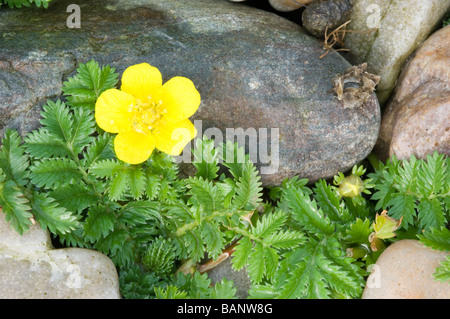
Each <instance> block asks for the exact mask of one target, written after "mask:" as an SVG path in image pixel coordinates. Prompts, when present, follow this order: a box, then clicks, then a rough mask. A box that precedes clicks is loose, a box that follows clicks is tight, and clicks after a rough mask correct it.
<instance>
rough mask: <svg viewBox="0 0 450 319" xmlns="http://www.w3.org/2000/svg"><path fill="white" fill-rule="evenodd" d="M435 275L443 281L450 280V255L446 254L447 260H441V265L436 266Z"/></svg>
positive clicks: (435, 277)
mask: <svg viewBox="0 0 450 319" xmlns="http://www.w3.org/2000/svg"><path fill="white" fill-rule="evenodd" d="M433 277H434V279H435V280H437V281H440V282H442V283H445V282H447V281H449V280H450V255H448V256H446V257H445V260H443V261H441V262H440V266H439V267H436V270H435V272H434V273H433Z"/></svg>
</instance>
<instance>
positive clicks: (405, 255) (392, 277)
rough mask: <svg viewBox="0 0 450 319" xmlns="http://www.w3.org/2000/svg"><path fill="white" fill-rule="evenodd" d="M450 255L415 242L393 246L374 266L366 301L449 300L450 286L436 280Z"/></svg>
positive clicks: (401, 242)
mask: <svg viewBox="0 0 450 319" xmlns="http://www.w3.org/2000/svg"><path fill="white" fill-rule="evenodd" d="M448 254H449V252H445V251H437V250H432V249H431V248H427V247H425V246H424V245H423V244H422V243H420V242H419V241H417V240H411V239H404V240H400V241H398V242H396V243H394V244H392V245H390V246H389V247H388V248H386V250H384V251H383V252H382V253H381V255H380V257H379V258H378V260H377V262H376V264H375V266H373V269H372V274H371V275H370V276H369V278H368V280H367V285H366V287H365V289H364V292H363V295H362V299H449V298H450V284H449V283H448V282H440V281H437V280H435V279H434V277H433V273H434V272H435V269H436V267H439V266H442V265H441V264H440V262H441V261H444V260H445V257H446V256H447V255H448Z"/></svg>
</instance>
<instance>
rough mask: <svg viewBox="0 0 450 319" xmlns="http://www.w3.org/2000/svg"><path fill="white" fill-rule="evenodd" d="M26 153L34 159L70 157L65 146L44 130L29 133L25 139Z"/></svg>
mask: <svg viewBox="0 0 450 319" xmlns="http://www.w3.org/2000/svg"><path fill="white" fill-rule="evenodd" d="M24 140H25V143H24V147H25V149H26V152H27V153H28V154H30V155H31V156H33V157H35V158H40V159H41V158H50V157H64V156H71V155H72V154H71V152H70V150H69V149H68V148H67V145H66V144H65V143H63V142H62V141H61V140H60V139H58V138H55V137H54V136H53V135H51V134H50V133H49V132H48V130H47V129H46V128H43V127H42V128H40V129H39V130H36V131H33V132H31V133H29V134H28V135H27V136H26V137H25V138H24Z"/></svg>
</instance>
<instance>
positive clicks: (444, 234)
mask: <svg viewBox="0 0 450 319" xmlns="http://www.w3.org/2000/svg"><path fill="white" fill-rule="evenodd" d="M417 237H418V238H419V240H420V242H421V243H423V244H424V245H425V246H427V247H430V248H431V249H436V250H441V251H450V230H448V229H447V228H446V227H441V228H439V229H437V228H433V227H430V229H428V230H426V231H424V232H423V233H422V234H420V235H417Z"/></svg>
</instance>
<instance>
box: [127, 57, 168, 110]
mask: <svg viewBox="0 0 450 319" xmlns="http://www.w3.org/2000/svg"><path fill="white" fill-rule="evenodd" d="M161 86H162V76H161V72H159V70H158V69H157V68H155V67H154V66H151V65H150V64H148V63H141V64H136V65H132V66H130V67H128V68H127V69H126V70H125V71H124V72H123V74H122V86H121V90H122V91H125V92H127V93H129V94H131V95H133V96H134V97H135V98H137V99H139V100H141V101H143V102H144V101H147V100H148V97H149V96H151V95H152V94H156V93H157V91H158V90H159V89H160V88H161Z"/></svg>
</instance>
